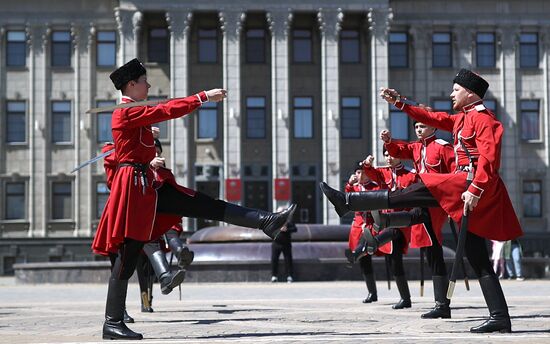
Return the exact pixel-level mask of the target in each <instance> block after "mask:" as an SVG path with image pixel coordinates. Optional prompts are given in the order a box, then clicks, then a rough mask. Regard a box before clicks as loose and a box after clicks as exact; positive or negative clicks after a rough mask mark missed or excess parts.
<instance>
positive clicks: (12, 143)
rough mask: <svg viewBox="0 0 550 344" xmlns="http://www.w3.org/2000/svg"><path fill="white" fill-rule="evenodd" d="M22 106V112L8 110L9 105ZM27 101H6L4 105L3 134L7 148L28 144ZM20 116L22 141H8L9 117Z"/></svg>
mask: <svg viewBox="0 0 550 344" xmlns="http://www.w3.org/2000/svg"><path fill="white" fill-rule="evenodd" d="M15 103H17V104H22V105H23V111H22V112H21V111H10V110H9V107H10V104H15ZM27 108H28V107H27V101H25V100H6V103H5V111H6V120H5V123H4V125H5V129H4V133H5V135H6V136H5V140H4V141H5V143H6V145H9V146H16V145H26V144H27V143H28V141H27V140H28V132H27V130H28V129H27ZM14 115H15V116H18V117H19V116H21V117H23V140H21V141H9V136H10V134H9V133H10V131H9V128H10V125H9V118H10V117H11V116H14Z"/></svg>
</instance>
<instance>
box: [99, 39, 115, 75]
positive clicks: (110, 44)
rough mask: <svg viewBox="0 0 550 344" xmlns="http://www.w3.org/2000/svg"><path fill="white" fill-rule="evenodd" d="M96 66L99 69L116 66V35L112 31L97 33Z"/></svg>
mask: <svg viewBox="0 0 550 344" xmlns="http://www.w3.org/2000/svg"><path fill="white" fill-rule="evenodd" d="M96 64H97V66H99V67H111V66H114V65H116V34H115V32H114V31H99V32H98V33H97V55H96Z"/></svg>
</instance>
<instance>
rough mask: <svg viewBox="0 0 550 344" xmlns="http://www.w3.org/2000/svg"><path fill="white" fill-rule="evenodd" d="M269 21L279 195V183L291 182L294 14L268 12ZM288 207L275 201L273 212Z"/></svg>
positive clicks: (274, 164)
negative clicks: (290, 42) (291, 39)
mask: <svg viewBox="0 0 550 344" xmlns="http://www.w3.org/2000/svg"><path fill="white" fill-rule="evenodd" d="M267 21H268V24H269V31H270V32H271V90H272V91H271V137H272V144H271V147H272V148H271V149H272V154H271V158H272V163H271V166H272V178H273V190H274V192H273V193H274V194H275V189H276V185H275V180H276V179H286V180H287V181H289V182H290V150H289V143H290V129H289V128H290V123H289V121H290V119H289V117H290V116H289V111H290V106H289V84H288V83H289V75H288V73H289V66H288V59H289V56H288V54H289V51H288V34H289V29H290V23H291V21H292V12H291V11H290V9H289V10H287V11H284V10H283V11H281V10H268V12H267ZM285 203H286V202H285V201H277V200H276V199H275V197H273V209H277V207H279V206H283V205H285Z"/></svg>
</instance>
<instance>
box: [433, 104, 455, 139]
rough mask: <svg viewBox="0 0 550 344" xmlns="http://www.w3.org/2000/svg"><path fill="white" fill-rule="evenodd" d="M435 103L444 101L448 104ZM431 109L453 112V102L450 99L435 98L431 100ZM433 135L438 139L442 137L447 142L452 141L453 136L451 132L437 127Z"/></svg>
mask: <svg viewBox="0 0 550 344" xmlns="http://www.w3.org/2000/svg"><path fill="white" fill-rule="evenodd" d="M437 103H445V104H447V105H448V106H445V107H443V106H437ZM432 109H433V110H434V111H442V112H446V113H449V114H450V113H452V112H453V102H452V100H450V99H442V98H436V99H433V100H432ZM435 136H436V137H437V138H439V139H443V140H445V141H448V142H449V143H451V144H453V143H454V137H453V133H452V132H449V131H445V130H441V129H437V130H436V132H435Z"/></svg>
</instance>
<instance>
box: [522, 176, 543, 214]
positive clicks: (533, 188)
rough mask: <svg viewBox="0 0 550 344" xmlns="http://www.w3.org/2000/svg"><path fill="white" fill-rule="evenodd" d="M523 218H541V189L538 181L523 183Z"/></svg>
mask: <svg viewBox="0 0 550 344" xmlns="http://www.w3.org/2000/svg"><path fill="white" fill-rule="evenodd" d="M523 216H524V217H541V216H542V187H541V182H540V181H538V180H526V181H524V182H523Z"/></svg>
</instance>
